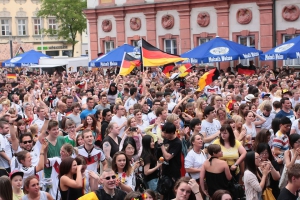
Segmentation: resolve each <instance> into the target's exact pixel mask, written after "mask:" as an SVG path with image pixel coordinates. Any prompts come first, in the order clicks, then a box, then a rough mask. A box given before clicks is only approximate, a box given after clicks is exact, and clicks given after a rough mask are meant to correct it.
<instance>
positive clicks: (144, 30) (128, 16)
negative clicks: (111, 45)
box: [125, 13, 147, 45]
mask: <svg viewBox="0 0 300 200" xmlns="http://www.w3.org/2000/svg"><path fill="white" fill-rule="evenodd" d="M132 17H138V18H140V19H141V28H140V30H138V31H133V30H131V28H130V19H131V18H132ZM134 35H139V36H147V22H146V18H145V15H144V14H143V13H130V14H126V16H125V38H126V42H127V37H133V36H134ZM130 45H131V44H130Z"/></svg>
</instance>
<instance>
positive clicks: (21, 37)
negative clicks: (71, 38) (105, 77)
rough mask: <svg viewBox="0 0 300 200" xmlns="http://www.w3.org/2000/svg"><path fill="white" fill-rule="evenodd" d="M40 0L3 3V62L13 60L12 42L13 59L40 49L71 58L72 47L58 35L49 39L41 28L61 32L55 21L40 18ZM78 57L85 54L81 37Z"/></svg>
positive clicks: (0, 19) (0, 52)
mask: <svg viewBox="0 0 300 200" xmlns="http://www.w3.org/2000/svg"><path fill="white" fill-rule="evenodd" d="M40 7H41V1H40V0H0V26H1V29H0V31H1V32H0V61H4V60H7V59H10V56H11V48H10V40H12V52H13V56H16V55H17V54H20V53H22V52H23V51H25V52H26V51H28V50H32V49H34V50H36V51H41V52H43V53H45V54H47V55H50V56H69V55H71V52H72V45H71V44H67V43H66V41H64V40H63V39H58V37H56V36H46V35H45V34H42V33H41V29H43V28H45V29H50V28H52V29H57V28H58V23H57V21H56V19H55V18H39V17H37V12H38V11H39V9H40ZM77 40H78V41H79V42H78V43H77V44H76V45H75V51H74V57H76V56H80V55H81V54H82V53H81V36H80V35H79V34H78V36H77Z"/></svg>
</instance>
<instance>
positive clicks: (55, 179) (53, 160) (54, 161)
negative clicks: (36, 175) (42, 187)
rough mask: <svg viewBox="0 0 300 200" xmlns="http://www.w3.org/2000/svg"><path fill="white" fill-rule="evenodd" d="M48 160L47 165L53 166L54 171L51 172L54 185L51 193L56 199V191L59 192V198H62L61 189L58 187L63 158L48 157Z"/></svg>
mask: <svg viewBox="0 0 300 200" xmlns="http://www.w3.org/2000/svg"><path fill="white" fill-rule="evenodd" d="M48 160H49V165H47V167H52V172H51V180H52V187H51V188H50V190H49V193H50V195H51V196H52V197H53V199H56V193H57V192H58V194H57V199H60V192H59V190H57V188H58V175H59V165H60V163H61V158H59V157H53V158H48Z"/></svg>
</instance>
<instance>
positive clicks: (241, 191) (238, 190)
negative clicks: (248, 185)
mask: <svg viewBox="0 0 300 200" xmlns="http://www.w3.org/2000/svg"><path fill="white" fill-rule="evenodd" d="M228 190H229V192H230V193H231V196H232V199H240V200H242V199H246V195H245V187H244V186H243V185H241V184H239V183H238V182H237V181H236V180H235V179H234V178H233V177H232V179H231V180H230V181H229V182H228Z"/></svg>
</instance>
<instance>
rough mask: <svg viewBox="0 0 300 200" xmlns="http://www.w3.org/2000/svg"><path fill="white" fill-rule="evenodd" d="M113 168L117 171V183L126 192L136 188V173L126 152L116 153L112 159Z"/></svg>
mask: <svg viewBox="0 0 300 200" xmlns="http://www.w3.org/2000/svg"><path fill="white" fill-rule="evenodd" d="M111 165H112V170H113V171H114V172H115V173H116V177H117V180H116V185H117V187H119V188H120V189H121V190H123V191H125V192H127V193H128V192H131V191H134V189H135V175H134V170H133V168H132V166H131V165H130V162H129V159H128V158H127V156H126V154H125V152H123V151H119V152H117V153H115V155H114V157H113V160H112V164H111Z"/></svg>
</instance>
